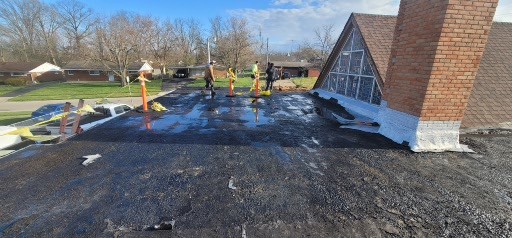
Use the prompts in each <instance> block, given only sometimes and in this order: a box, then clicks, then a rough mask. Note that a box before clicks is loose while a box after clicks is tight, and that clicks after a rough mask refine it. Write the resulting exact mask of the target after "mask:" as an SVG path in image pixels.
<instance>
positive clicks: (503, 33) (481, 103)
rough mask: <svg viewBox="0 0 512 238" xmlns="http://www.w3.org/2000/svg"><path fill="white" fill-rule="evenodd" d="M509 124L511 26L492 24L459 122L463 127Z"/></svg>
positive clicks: (511, 103) (511, 111) (511, 108)
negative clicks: (471, 89) (464, 110)
mask: <svg viewBox="0 0 512 238" xmlns="http://www.w3.org/2000/svg"><path fill="white" fill-rule="evenodd" d="M506 122H509V123H510V122H512V23H505V22H494V23H493V24H492V28H491V32H490V34H489V39H488V40H487V45H486V46H485V51H484V54H483V57H482V60H481V62H480V68H479V69H478V73H477V75H476V80H475V83H474V84H473V91H472V92H471V96H470V97H469V102H468V106H467V108H466V112H465V114H464V118H463V119H462V126H463V127H472V128H475V127H496V126H499V125H500V124H502V123H506Z"/></svg>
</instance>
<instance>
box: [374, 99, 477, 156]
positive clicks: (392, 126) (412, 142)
mask: <svg viewBox="0 0 512 238" xmlns="http://www.w3.org/2000/svg"><path fill="white" fill-rule="evenodd" d="M381 106H382V107H381V110H380V111H379V115H378V117H377V120H378V123H379V124H380V129H379V133H380V134H381V135H384V136H386V137H388V138H390V139H391V140H393V141H395V142H397V143H400V144H402V143H404V142H408V145H409V147H410V148H411V150H412V151H414V152H442V151H456V152H472V151H471V150H470V149H468V148H467V146H464V145H461V144H459V128H460V124H461V122H460V121H420V119H419V117H416V116H413V115H409V114H407V113H403V112H400V111H396V110H393V109H390V108H388V107H387V103H386V102H385V101H383V102H382V104H381Z"/></svg>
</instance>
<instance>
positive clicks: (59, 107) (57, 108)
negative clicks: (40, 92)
mask: <svg viewBox="0 0 512 238" xmlns="http://www.w3.org/2000/svg"><path fill="white" fill-rule="evenodd" d="M71 107H73V106H71ZM63 111H64V103H58V104H47V105H44V106H42V107H40V108H38V109H37V110H35V111H33V112H32V118H34V117H40V116H43V115H48V114H49V115H52V116H54V115H57V114H59V113H62V112H63Z"/></svg>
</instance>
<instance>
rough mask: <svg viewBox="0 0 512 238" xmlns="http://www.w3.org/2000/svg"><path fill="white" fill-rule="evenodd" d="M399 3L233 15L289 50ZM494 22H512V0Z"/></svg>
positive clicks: (295, 4)
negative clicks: (353, 17)
mask: <svg viewBox="0 0 512 238" xmlns="http://www.w3.org/2000/svg"><path fill="white" fill-rule="evenodd" d="M399 3H400V1H399V0H362V1H353V0H274V1H273V2H272V7H269V8H267V9H236V10H231V11H230V14H232V15H236V16H243V17H245V18H247V19H248V21H249V23H250V24H251V25H252V26H253V29H254V33H255V35H256V34H257V32H258V29H261V31H262V35H263V37H269V40H270V43H271V44H270V46H271V48H273V49H278V50H285V51H287V50H291V49H295V48H296V47H297V46H298V44H299V43H301V42H303V41H304V40H306V39H312V38H313V34H314V30H315V29H316V28H319V27H322V26H324V25H329V24H334V25H335V33H334V34H335V36H334V37H335V38H337V37H338V35H339V34H340V33H341V31H342V30H343V27H344V26H345V23H346V22H347V20H348V18H349V16H350V14H351V13H352V12H357V13H372V14H384V15H397V14H398V6H399ZM494 20H497V21H512V0H501V1H500V2H499V5H498V9H497V11H496V16H495V18H494Z"/></svg>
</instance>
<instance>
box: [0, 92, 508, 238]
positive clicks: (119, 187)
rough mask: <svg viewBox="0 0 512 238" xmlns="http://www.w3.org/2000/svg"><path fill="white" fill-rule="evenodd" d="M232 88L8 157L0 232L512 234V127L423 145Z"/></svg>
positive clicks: (301, 102)
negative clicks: (446, 148)
mask: <svg viewBox="0 0 512 238" xmlns="http://www.w3.org/2000/svg"><path fill="white" fill-rule="evenodd" d="M224 95H225V92H223V91H220V92H219V93H218V96H217V97H216V98H214V99H211V97H209V96H201V95H200V94H199V93H198V90H194V89H180V90H177V91H175V92H173V93H171V94H168V95H166V96H163V97H160V98H158V99H157V101H159V102H161V103H162V104H163V105H164V106H166V107H167V108H168V109H169V111H168V112H164V113H156V112H153V113H151V115H149V116H146V117H145V116H144V115H143V114H142V113H137V112H136V111H132V112H129V113H127V114H125V115H123V116H121V117H120V118H117V119H115V120H112V121H110V122H107V123H105V124H103V125H101V126H99V127H97V128H94V129H92V130H90V131H87V132H85V133H83V134H81V135H79V136H76V137H74V138H72V139H71V140H69V141H67V142H64V143H61V144H57V145H52V146H32V147H29V148H26V149H24V150H21V151H19V152H17V153H15V154H13V155H10V156H8V157H5V158H2V159H0V236H4V237H113V236H114V237H411V236H414V237H511V236H512V226H511V225H512V172H511V171H512V145H511V143H510V142H511V141H512V135H471V136H463V137H461V141H462V142H463V143H465V144H468V145H469V146H470V148H472V149H474V150H475V151H476V152H477V153H475V154H463V153H421V154H416V153H412V152H410V151H409V150H407V149H406V148H404V147H402V146H400V145H397V144H395V143H393V142H391V141H390V140H388V139H386V138H385V137H382V136H380V135H375V134H369V133H364V132H359V131H354V130H350V129H340V128H339V125H338V124H337V123H336V122H334V121H333V120H331V119H330V115H331V113H332V112H335V113H338V114H343V113H344V112H343V110H342V109H341V108H338V107H337V106H335V105H334V104H332V103H331V102H329V101H324V100H320V99H317V98H315V97H313V96H310V95H308V94H307V93H275V94H274V95H272V96H271V97H265V98H262V99H258V100H257V101H254V99H252V98H249V97H248V96H239V97H236V98H227V97H224ZM146 124H149V125H150V127H151V129H147V128H146ZM97 153H98V154H101V155H102V157H101V158H99V159H98V160H97V161H95V162H94V163H92V164H90V165H89V166H83V165H81V163H82V161H83V160H84V159H81V157H82V156H84V155H91V154H97ZM155 225H157V226H155ZM158 225H159V226H158ZM155 227H156V228H158V229H155ZM159 229H160V230H159Z"/></svg>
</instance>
